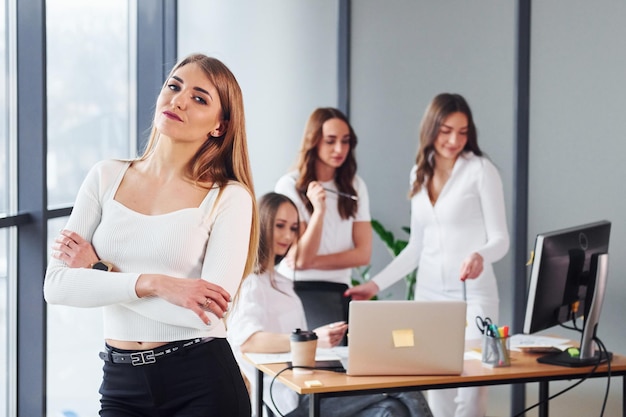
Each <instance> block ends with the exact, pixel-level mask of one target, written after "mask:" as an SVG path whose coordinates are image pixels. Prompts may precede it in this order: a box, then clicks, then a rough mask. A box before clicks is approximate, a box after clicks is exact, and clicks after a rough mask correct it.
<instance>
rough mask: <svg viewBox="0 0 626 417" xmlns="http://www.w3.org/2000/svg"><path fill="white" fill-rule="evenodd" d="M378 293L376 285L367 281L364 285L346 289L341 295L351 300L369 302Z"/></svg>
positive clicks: (378, 289)
mask: <svg viewBox="0 0 626 417" xmlns="http://www.w3.org/2000/svg"><path fill="white" fill-rule="evenodd" d="M378 291H380V288H378V285H377V284H376V283H375V282H374V281H367V282H366V283H365V284H361V285H357V286H356V287H352V288H348V289H347V290H346V292H345V293H343V295H344V296H346V297H352V299H353V300H369V299H370V298H372V297H373V296H375V295H376V294H378Z"/></svg>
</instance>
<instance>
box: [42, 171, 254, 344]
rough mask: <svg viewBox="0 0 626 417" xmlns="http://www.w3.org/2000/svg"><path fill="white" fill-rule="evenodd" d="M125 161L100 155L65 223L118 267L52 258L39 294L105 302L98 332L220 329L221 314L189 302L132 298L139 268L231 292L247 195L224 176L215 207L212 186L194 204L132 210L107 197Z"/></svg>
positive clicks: (155, 337)
mask: <svg viewBox="0 0 626 417" xmlns="http://www.w3.org/2000/svg"><path fill="white" fill-rule="evenodd" d="M129 165H130V163H129V162H126V161H102V162H100V163H98V164H96V165H95V166H94V167H93V168H92V169H91V171H90V172H89V174H88V175H87V177H86V179H85V181H84V182H83V184H82V186H81V188H80V190H79V192H78V196H77V198H76V202H75V205H74V209H73V210H72V214H71V215H70V218H69V220H68V223H67V225H66V227H65V228H66V229H68V230H72V231H74V232H76V233H78V234H79V235H81V236H82V237H84V238H85V239H86V240H87V241H90V242H92V244H93V246H94V248H95V250H96V253H98V256H99V257H100V258H101V259H103V260H106V261H110V262H112V263H113V264H114V265H115V267H116V269H117V270H119V271H120V272H104V271H98V270H93V269H87V268H69V267H68V266H67V265H66V264H65V263H64V262H62V261H59V260H57V259H54V258H52V259H51V260H50V263H49V265H48V269H47V271H46V278H45V282H44V296H45V299H46V301H47V302H48V303H50V304H63V305H68V306H75V307H100V306H101V307H103V313H104V337H105V338H110V339H116V340H129V341H144V342H168V341H174V340H184V339H191V338H195V337H208V336H211V337H225V336H226V330H225V327H224V323H223V322H222V320H220V319H218V318H217V316H214V315H213V314H209V317H210V319H211V324H210V325H205V324H204V323H203V322H202V321H201V320H200V318H199V317H198V316H197V315H196V314H195V313H194V312H192V311H191V310H189V309H186V308H183V307H179V306H176V305H174V304H171V303H169V302H167V301H165V300H163V299H161V298H157V297H146V298H138V297H137V294H136V293H135V283H136V281H137V279H138V278H139V275H140V274H142V273H159V274H165V275H170V276H175V277H179V278H202V279H205V280H207V281H210V282H213V283H215V284H218V285H220V286H222V287H223V288H224V289H226V290H227V291H228V292H229V293H230V294H231V295H232V296H234V294H235V292H236V291H237V289H238V287H239V284H240V282H241V278H242V274H243V269H244V265H245V262H246V257H247V253H248V244H249V239H250V224H251V218H252V199H251V196H250V194H249V193H248V191H247V190H246V189H245V188H244V187H242V186H241V185H239V184H237V183H235V182H231V183H229V184H228V185H227V186H226V187H225V189H224V191H223V192H222V195H221V197H220V199H219V200H218V202H217V206H216V208H215V209H214V210H213V206H214V203H215V201H216V197H217V195H218V188H214V189H212V190H210V191H209V193H208V194H207V196H206V197H205V199H204V201H203V202H202V204H201V205H200V207H198V208H188V209H183V210H178V211H175V212H172V213H167V214H163V215H156V216H148V215H144V214H141V213H137V212H135V211H133V210H130V209H129V208H127V207H125V206H124V205H122V204H120V203H119V202H117V201H115V200H114V199H113V198H114V196H115V193H116V191H117V188H118V186H119V184H120V182H121V180H122V178H123V177H124V174H125V173H126V170H127V169H128V167H129Z"/></svg>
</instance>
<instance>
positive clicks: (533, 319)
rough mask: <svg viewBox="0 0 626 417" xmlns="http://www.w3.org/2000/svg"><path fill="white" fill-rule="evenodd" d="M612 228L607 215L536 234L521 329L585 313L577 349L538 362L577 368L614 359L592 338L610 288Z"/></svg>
mask: <svg viewBox="0 0 626 417" xmlns="http://www.w3.org/2000/svg"><path fill="white" fill-rule="evenodd" d="M610 232H611V223H610V222H609V221H606V220H603V221H599V222H596V223H590V224H584V225H581V226H576V227H571V228H568V229H562V230H556V231H553V232H548V233H541V234H538V235H537V238H536V240H535V250H534V256H533V261H532V268H531V273H530V283H529V289H528V303H527V306H526V317H525V320H524V330H523V332H524V333H525V334H531V333H536V332H539V331H541V330H545V329H549V328H551V327H553V326H557V325H561V324H566V323H567V322H571V323H573V324H575V322H576V319H578V318H580V317H584V321H583V328H582V336H581V339H580V347H579V349H578V352H576V351H575V350H569V351H567V352H560V353H557V354H549V355H546V356H542V357H540V358H538V359H537V360H538V361H539V362H542V363H551V364H554V365H562V366H572V367H576V366H588V365H593V364H596V363H598V362H604V361H606V360H610V357H611V355H610V353H608V352H602V351H600V350H598V349H597V345H596V343H595V341H594V340H593V339H594V337H595V336H596V331H597V327H598V321H599V318H600V311H601V309H602V302H603V300H604V293H605V288H606V279H607V267H608V251H609V235H610Z"/></svg>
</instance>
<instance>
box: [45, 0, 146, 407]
mask: <svg viewBox="0 0 626 417" xmlns="http://www.w3.org/2000/svg"><path fill="white" fill-rule="evenodd" d="M131 3H132V4H134V3H135V2H129V1H127V0H91V1H89V2H85V1H80V0H54V1H47V2H46V24H47V72H48V73H47V92H48V94H47V100H48V103H47V112H48V116H47V119H48V155H47V161H48V172H47V187H48V208H49V209H53V208H58V207H69V206H72V205H73V202H74V199H75V197H76V193H77V191H78V188H79V187H80V185H81V183H82V181H83V179H84V178H85V175H86V173H87V171H88V170H89V169H90V168H91V167H92V166H93V165H94V164H95V163H96V162H97V161H99V160H102V159H109V158H128V157H130V156H134V151H133V153H132V155H131V151H130V150H131V149H134V148H135V139H134V133H131V129H133V123H132V122H131V120H133V117H134V109H132V108H131V107H132V103H134V98H133V93H131V91H132V88H133V87H134V85H135V80H134V78H133V76H132V75H131V74H132V73H133V71H132V69H133V68H134V66H133V64H132V63H133V62H134V60H135V57H134V56H131V55H132V54H133V53H134V52H133V51H134V47H131V42H132V41H133V40H134V36H133V35H132V34H131V32H132V31H133V30H134V24H131V23H130V22H131V17H133V16H134V12H133V10H132V9H131V7H134V6H132V5H131ZM66 221H67V218H57V219H54V220H51V221H49V222H48V236H49V242H48V247H50V246H51V245H52V241H53V240H54V238H55V237H56V236H57V235H58V233H59V230H61V229H62V228H63V227H64V225H65V223H66ZM47 311H48V318H47V322H48V324H47V329H48V333H47V336H48V339H47V415H52V416H76V417H83V416H93V415H97V413H98V409H99V401H98V399H99V395H98V388H99V384H100V381H101V377H102V371H101V368H102V363H101V362H100V360H99V359H98V352H99V350H101V349H102V347H103V340H102V312H101V310H100V309H77V308H72V307H64V306H48V309H47ZM68 358H71V360H68Z"/></svg>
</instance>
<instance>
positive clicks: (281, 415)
mask: <svg viewBox="0 0 626 417" xmlns="http://www.w3.org/2000/svg"><path fill="white" fill-rule="evenodd" d="M296 368H298V369H310V370H315V369H323V370H327V371H328V370H330V369H329V368H326V367H317V366H293V365H290V366H287V367H285V368H283V369H281V370H280V371H278V372H276V375H274V377H273V378H272V381H271V382H270V400H272V405H273V406H274V410H275V411H276V412H277V413H278V415H279V416H280V417H285V415H284V414H283V413H281V412H280V410H279V409H278V406H277V405H276V402H275V401H274V393H273V391H272V388H273V387H274V381H276V378H278V376H279V375H280V374H282V373H283V372H285V371H288V370H290V369H296ZM259 401H263V399H262V398H261V399H260V400H259Z"/></svg>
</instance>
